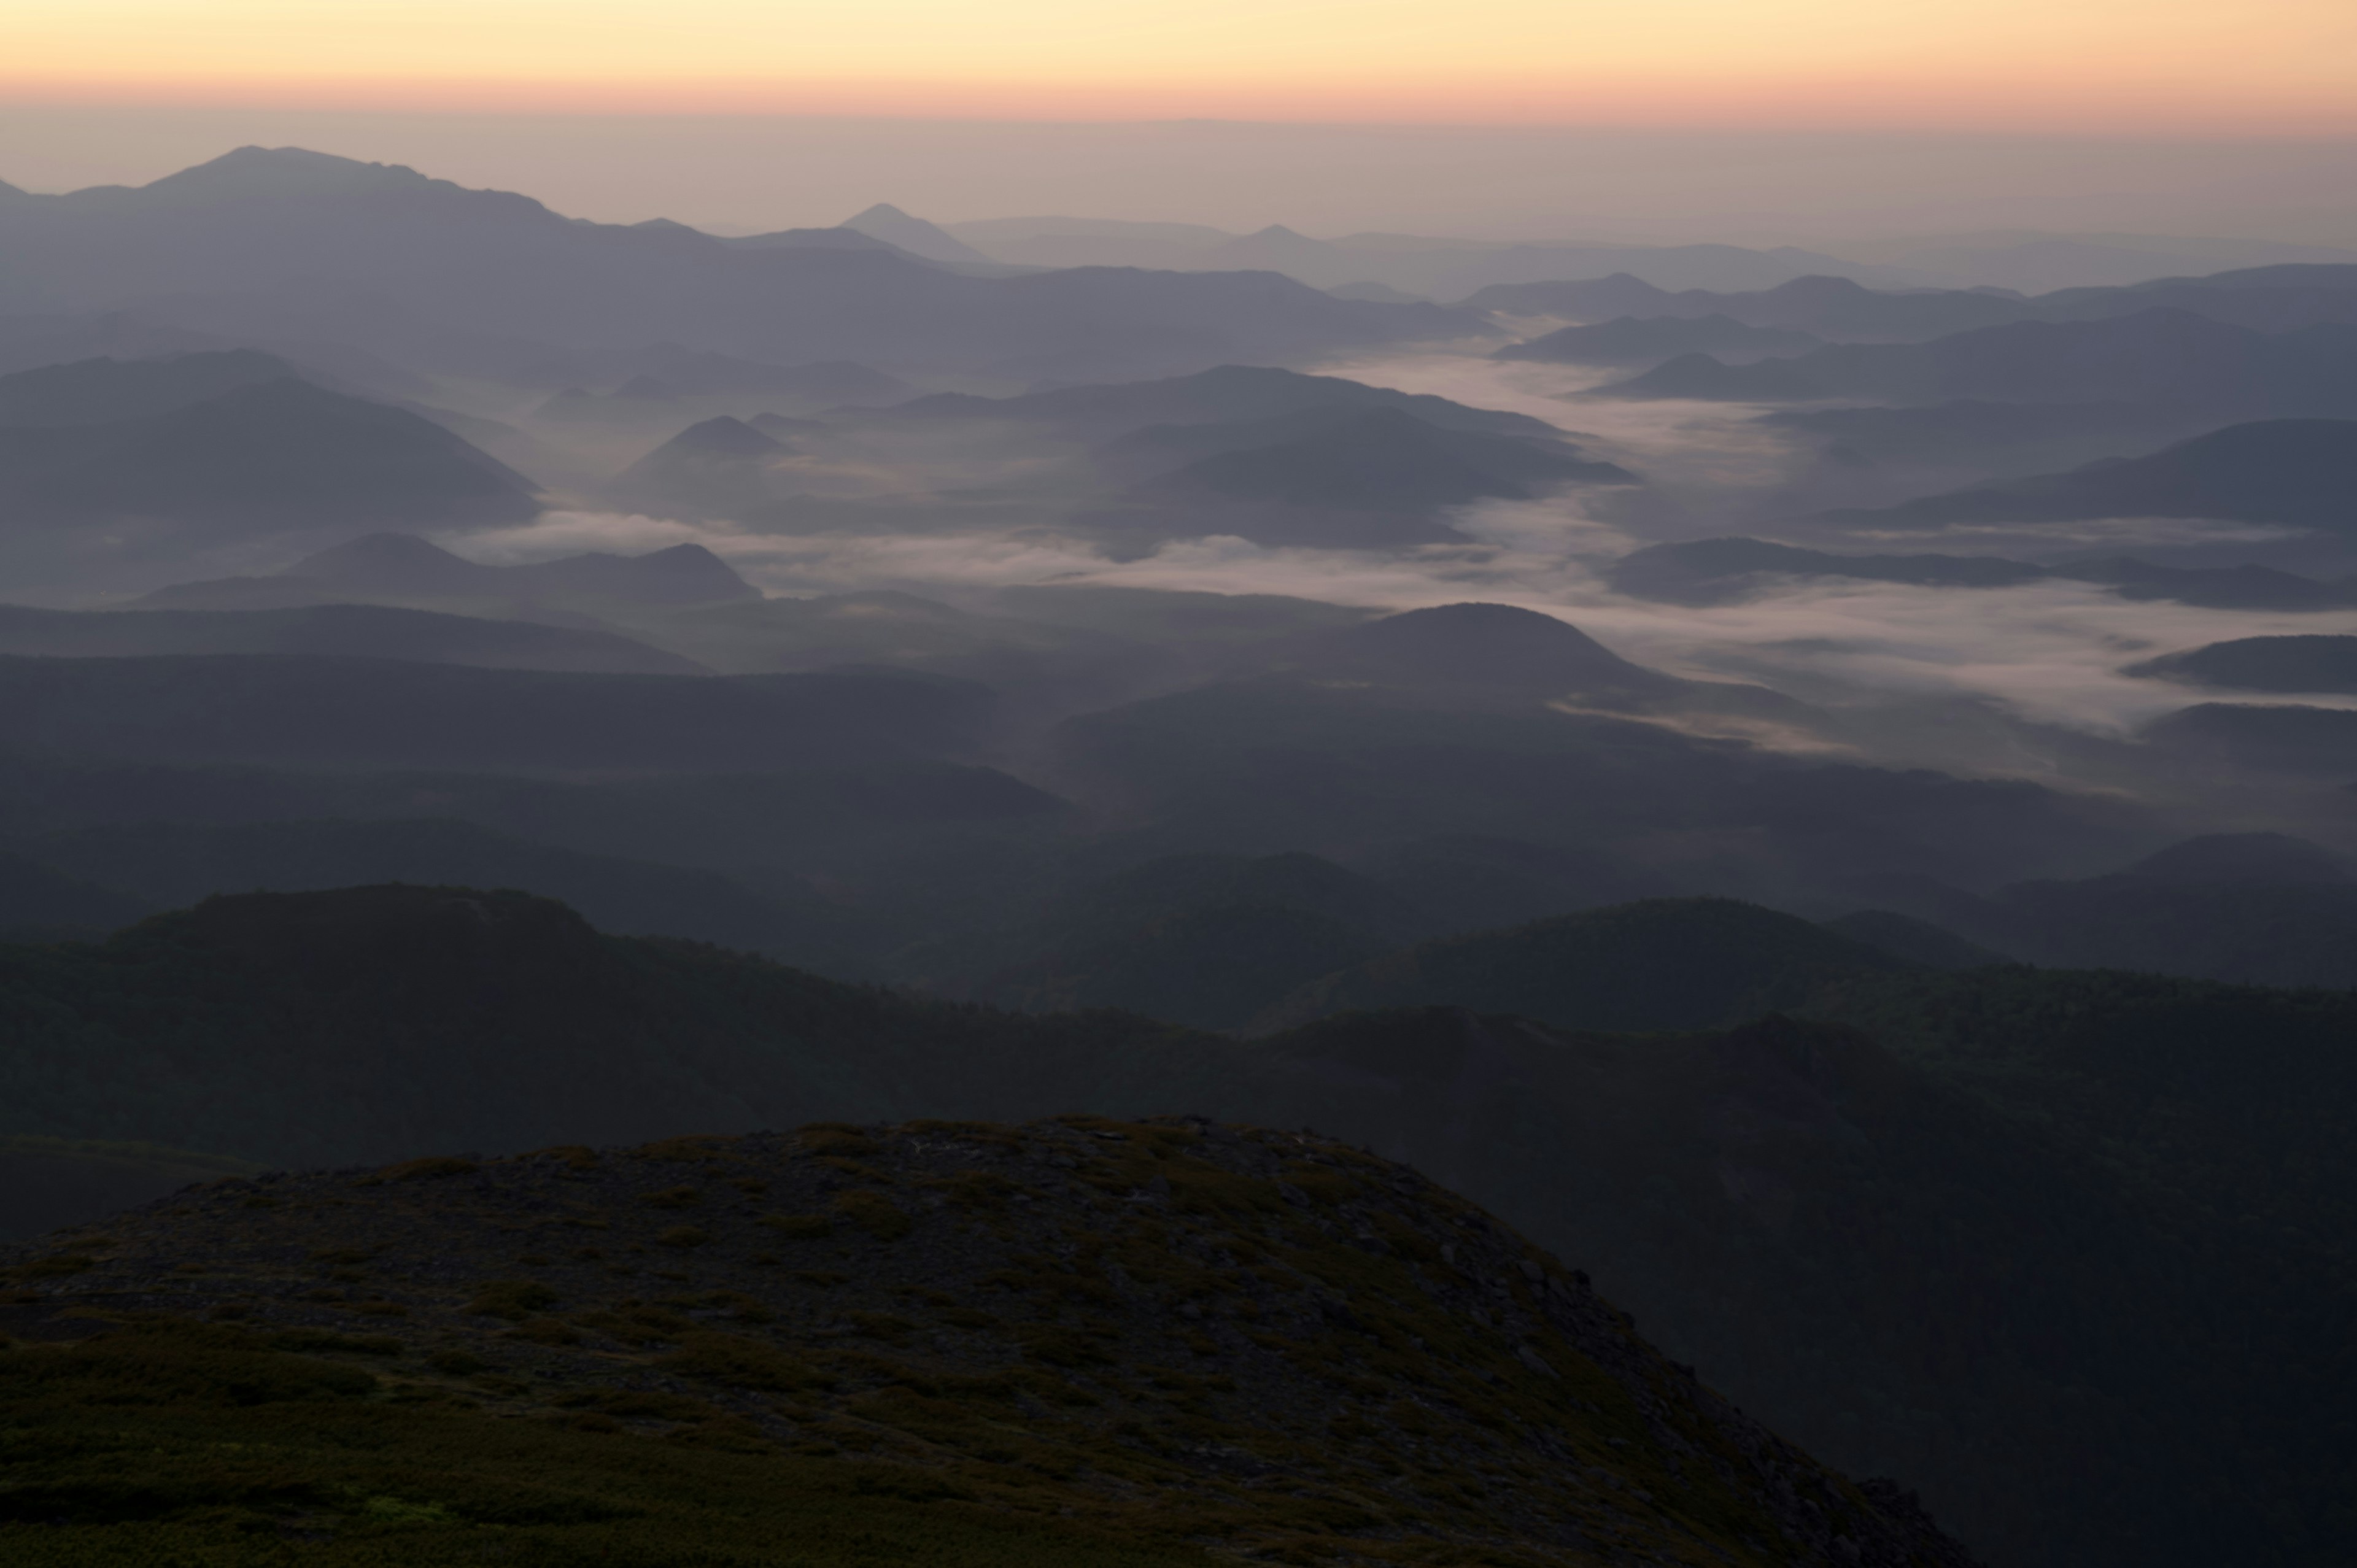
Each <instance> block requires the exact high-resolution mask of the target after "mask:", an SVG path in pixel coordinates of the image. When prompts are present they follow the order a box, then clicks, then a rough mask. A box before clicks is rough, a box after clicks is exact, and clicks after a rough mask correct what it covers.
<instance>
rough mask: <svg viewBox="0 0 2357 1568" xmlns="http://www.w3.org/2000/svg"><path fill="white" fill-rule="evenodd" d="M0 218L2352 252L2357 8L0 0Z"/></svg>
mask: <svg viewBox="0 0 2357 1568" xmlns="http://www.w3.org/2000/svg"><path fill="white" fill-rule="evenodd" d="M0 13H5V17H0V180H7V181H10V182H12V183H15V184H18V185H21V186H24V187H25V188H29V189H37V190H66V189H72V188H80V187H83V186H90V185H100V184H116V183H120V184H142V183H145V182H146V181H148V180H152V179H155V178H157V177H161V176H163V175H167V174H169V173H171V172H172V171H174V170H175V169H178V168H182V167H185V166H188V165H191V164H195V163H199V162H202V161H204V160H206V159H209V158H211V157H216V156H220V155H221V153H223V152H226V151H227V150H229V149H230V148H231V147H234V146H237V145H241V144H247V143H253V144H259V145H272V146H275V145H300V146H306V147H311V148H315V149H317V150H319V151H323V152H332V153H338V154H341V155H343V156H350V157H356V158H362V159H369V160H373V161H381V162H387V163H401V164H407V165H411V166H414V167H417V168H420V169H423V170H425V172H427V173H429V174H435V175H438V176H442V177H447V178H450V179H455V180H457V181H459V182H461V183H463V184H468V185H474V186H490V187H496V188H502V189H510V190H522V191H525V192H528V193H530V194H532V195H533V196H537V197H540V198H541V199H544V200H546V201H548V202H549V203H551V204H552V205H554V206H555V207H557V208H558V209H560V210H563V211H565V212H569V213H573V214H576V215H578V216H584V217H593V218H599V219H605V220H640V219H644V218H650V217H656V216H662V217H669V218H675V219H679V220H684V221H689V222H697V223H706V224H712V225H716V226H721V227H728V226H737V227H740V228H745V229H748V230H749V229H754V228H762V227H785V226H788V225H791V224H815V223H832V222H839V221H840V220H842V219H843V218H845V216H847V215H848V214H850V213H852V212H855V211H856V210H858V209H860V208H862V207H865V206H866V205H867V204H868V203H870V202H872V201H876V200H879V199H881V200H889V201H893V202H896V203H899V205H901V206H903V207H906V208H908V209H910V210H913V211H918V212H921V213H923V214H925V215H926V216H929V217H933V218H936V219H942V220H951V219H961V218H982V217H996V216H1004V215H1009V214H1016V213H1038V212H1066V213H1079V214H1083V215H1090V216H1103V217H1124V218H1151V219H1181V220H1191V221H1196V222H1204V223H1212V224H1218V225H1222V226H1225V227H1230V228H1235V229H1245V230H1249V229H1254V228H1257V227H1259V226H1261V225H1262V224H1265V223H1271V222H1284V223H1288V224H1292V225H1295V226H1297V227H1300V228H1303V229H1304V230H1306V231H1309V232H1314V233H1341V232H1347V231H1354V230H1368V229H1376V230H1399V231H1413V232H1419V233H1430V232H1449V233H1463V234H1478V235H1481V236H1485V237H1491V238H1531V237H1556V238H1560V237H1577V238H1584V239H1599V240H1607V239H1619V240H1659V239H1677V238H1687V239H1711V240H1726V241H1731V242H1742V243H1770V242H1795V243H1805V242H1814V241H1815V240H1816V239H1819V238H1825V237H1857V236H1873V235H1877V234H1910V233H1928V232H1958V231H1995V230H2007V229H2020V228H2029V229H2038V230H2044V231H2055V230H2067V231H2085V232H2094V231H2138V232H2145V233H2158V234H2239V235H2243V236H2245V237H2260V238H2267V239H2274V240H2301V241H2307V242H2315V243H2327V244H2334V245H2343V246H2357V204H2352V201H2351V200H2350V198H2349V195H2348V192H2349V191H2350V190H2351V189H2352V188H2357V0H2239V3H2236V4H2226V3H2224V0H1877V3H1871V4H1869V3H1867V0H1613V3H1610V4H1605V3H1601V0H1453V3H1442V0H997V3H991V4H984V3H977V0H0Z"/></svg>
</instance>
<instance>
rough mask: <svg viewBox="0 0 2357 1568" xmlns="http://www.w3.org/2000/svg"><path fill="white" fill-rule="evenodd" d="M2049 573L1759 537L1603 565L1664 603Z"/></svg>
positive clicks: (2012, 579) (1693, 543) (1998, 582)
mask: <svg viewBox="0 0 2357 1568" xmlns="http://www.w3.org/2000/svg"><path fill="white" fill-rule="evenodd" d="M2051 575H2053V574H2052V573H2051V572H2050V571H2049V570H2047V569H2046V568H2045V567H2042V566H2032V565H2030V564H2027V563H2026V562H2020V561H2007V560H2003V559H2000V558H1998V557H1996V556H1990V555H1845V554H1835V553H1833V552H1830V551H1824V550H1804V549H1802V548H1800V547H1798V546H1796V545H1791V544H1778V543H1775V542H1772V541H1770V540H1765V539H1744V538H1728V539H1694V540H1687V541H1684V542H1681V543H1677V544H1650V545H1647V546H1646V547H1645V548H1644V549H1642V550H1637V551H1632V552H1631V553H1629V554H1626V555H1623V556H1622V557H1620V560H1618V561H1615V562H1614V563H1612V564H1611V565H1610V566H1609V567H1607V568H1606V569H1605V573H1604V579H1605V581H1606V582H1608V583H1609V584H1610V585H1612V588H1613V591H1614V592H1616V593H1622V594H1627V595H1630V596H1632V597H1635V598H1641V599H1656V600H1661V601H1663V602H1666V603H1671V604H1686V605H1709V604H1726V603H1730V602H1732V601H1734V600H1737V599H1741V598H1744V597H1746V596H1749V595H1752V594H1755V593H1758V592H1760V591H1761V590H1762V589H1763V588H1765V587H1767V586H1768V585H1769V584H1770V580H1771V579H1774V578H1778V577H1847V578H1853V579H1857V580H1862V581H1865V582H1873V583H1907V584H1912V585H1918V586H1926V587H1931V586H1936V587H1958V588H2009V587H2013V586H2016V585H2019V584H2022V583H2034V582H2037V581H2039V580H2040V578H2044V577H2048V576H2051Z"/></svg>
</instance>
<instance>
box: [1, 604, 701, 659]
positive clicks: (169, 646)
mask: <svg viewBox="0 0 2357 1568" xmlns="http://www.w3.org/2000/svg"><path fill="white" fill-rule="evenodd" d="M203 653H278V654H311V655H327V656H329V657H334V658H354V659H409V660H421V661H423V662H425V663H429V664H468V665H473V666H476V667H478V668H480V669H486V670H555V671H577V672H581V673H587V674H609V675H619V674H636V675H700V674H707V673H709V671H706V670H705V668H704V667H703V666H702V665H700V664H697V663H696V662H695V661H694V660H688V659H682V658H680V657H679V656H678V655H677V654H673V653H665V652H663V651H662V650H660V649H655V648H650V647H648V646H647V645H646V644H644V643H642V642H634V641H632V640H630V639H629V638H626V637H618V636H616V635H615V634H614V633H612V632H606V631H589V630H583V629H578V628H572V627H555V626H534V625H531V624H529V623H526V622H522V621H501V620H479V619H477V618H474V617H472V616H448V615H435V614H431V613H429V612H426V611H424V610H404V609H390V608H385V607H379V606H367V605H319V606H315V607H304V608H298V609H283V610H45V609H28V608H26V607H23V606H20V605H0V654H5V655H12V656H16V657H20V658H21V657H27V656H38V657H40V658H46V659H92V658H125V657H136V656H148V655H156V654H203Z"/></svg>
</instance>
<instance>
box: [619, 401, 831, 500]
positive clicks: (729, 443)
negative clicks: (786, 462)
mask: <svg viewBox="0 0 2357 1568" xmlns="http://www.w3.org/2000/svg"><path fill="white" fill-rule="evenodd" d="M785 453H786V447H785V444H784V443H783V442H780V441H779V440H778V439H777V438H776V437H775V436H773V435H770V434H769V433H768V432H767V431H764V430H760V429H758V428H756V427H755V426H753V425H751V424H747V423H746V422H745V421H743V420H740V419H732V418H730V417H729V416H728V415H726V414H725V413H724V414H721V415H719V416H717V417H716V418H713V419H706V420H703V421H701V422H699V423H697V424H691V425H689V426H688V427H687V428H686V429H684V430H683V431H681V432H680V433H679V434H678V435H674V436H673V437H672V438H671V439H670V440H668V441H666V442H664V443H663V444H662V446H658V447H656V448H655V449H654V450H653V451H651V452H650V453H648V454H647V455H646V456H643V457H641V458H640V459H639V460H638V461H637V462H635V463H633V464H631V465H630V467H627V468H625V469H623V470H622V471H621V472H620V473H619V474H617V475H615V476H614V477H613V478H612V479H610V480H608V482H607V484H606V486H605V487H604V491H603V493H604V495H605V496H606V497H607V499H608V500H609V501H610V502H611V503H612V504H614V505H616V506H618V507H624V508H638V507H646V508H657V509H661V510H662V515H664V516H687V517H726V518H741V517H746V516H760V515H763V514H764V513H766V512H767V511H769V510H771V509H772V508H773V507H774V506H775V504H776V498H775V497H774V496H773V495H772V494H771V493H770V486H769V476H768V471H767V469H766V467H764V462H765V459H768V458H770V457H781V456H785Z"/></svg>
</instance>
